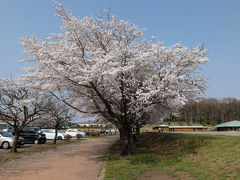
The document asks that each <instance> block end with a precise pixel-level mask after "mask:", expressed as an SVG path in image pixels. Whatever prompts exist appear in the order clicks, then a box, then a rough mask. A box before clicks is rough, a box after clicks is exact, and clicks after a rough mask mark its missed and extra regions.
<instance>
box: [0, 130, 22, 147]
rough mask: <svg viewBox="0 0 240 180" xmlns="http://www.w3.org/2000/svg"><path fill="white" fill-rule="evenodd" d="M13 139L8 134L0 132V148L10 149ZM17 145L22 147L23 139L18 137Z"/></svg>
mask: <svg viewBox="0 0 240 180" xmlns="http://www.w3.org/2000/svg"><path fill="white" fill-rule="evenodd" d="M14 138H15V137H14V136H13V135H12V133H10V132H4V131H0V147H2V148H3V149H8V148H10V147H12V145H13V142H14ZM17 145H18V146H22V145H24V139H23V138H22V137H19V140H18V144H17Z"/></svg>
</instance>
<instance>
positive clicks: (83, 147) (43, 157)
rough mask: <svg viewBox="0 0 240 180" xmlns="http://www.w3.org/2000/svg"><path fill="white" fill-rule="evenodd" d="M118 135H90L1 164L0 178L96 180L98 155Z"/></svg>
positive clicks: (22, 179) (98, 165) (8, 179)
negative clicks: (74, 141) (80, 139)
mask: <svg viewBox="0 0 240 180" xmlns="http://www.w3.org/2000/svg"><path fill="white" fill-rule="evenodd" d="M117 139H118V137H116V136H109V137H103V138H89V139H86V140H84V141H81V142H79V143H75V144H68V145H63V146H60V147H58V148H57V149H55V150H49V151H45V152H42V153H39V154H34V155H31V156H29V157H26V158H21V159H18V160H16V161H11V162H9V163H7V164H6V165H4V166H1V167H0V179H1V180H96V179H97V175H98V168H99V167H100V163H98V162H97V158H98V157H99V156H100V155H102V154H104V153H105V152H106V150H107V148H108V147H109V146H110V145H111V144H112V143H113V142H115V141H116V140H117Z"/></svg>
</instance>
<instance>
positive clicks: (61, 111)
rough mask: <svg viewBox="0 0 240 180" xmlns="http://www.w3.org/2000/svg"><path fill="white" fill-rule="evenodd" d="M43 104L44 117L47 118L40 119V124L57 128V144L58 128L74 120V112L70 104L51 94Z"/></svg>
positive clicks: (55, 138)
mask: <svg viewBox="0 0 240 180" xmlns="http://www.w3.org/2000/svg"><path fill="white" fill-rule="evenodd" d="M43 105H44V106H43V107H42V111H43V112H44V116H43V117H42V119H45V120H44V121H40V124H42V125H45V126H48V127H50V128H53V129H54V130H55V136H54V139H53V144H56V142H57V138H58V137H57V134H58V130H59V129H62V128H63V126H66V125H67V124H68V122H70V121H71V120H72V118H73V117H74V113H73V111H71V109H70V107H69V106H68V105H66V104H65V103H63V102H62V101H59V100H57V99H56V98H54V97H53V96H51V95H48V96H46V98H45V101H44V104H43Z"/></svg>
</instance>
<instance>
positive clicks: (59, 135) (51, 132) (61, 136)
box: [42, 129, 66, 140]
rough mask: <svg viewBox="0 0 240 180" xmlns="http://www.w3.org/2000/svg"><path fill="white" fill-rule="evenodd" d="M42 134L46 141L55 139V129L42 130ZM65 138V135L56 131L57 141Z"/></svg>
mask: <svg viewBox="0 0 240 180" xmlns="http://www.w3.org/2000/svg"><path fill="white" fill-rule="evenodd" d="M42 132H43V133H44V134H45V135H46V139H54V137H55V129H42ZM65 136H66V134H65V133H62V132H59V131H58V133H57V140H62V139H64V137H65Z"/></svg>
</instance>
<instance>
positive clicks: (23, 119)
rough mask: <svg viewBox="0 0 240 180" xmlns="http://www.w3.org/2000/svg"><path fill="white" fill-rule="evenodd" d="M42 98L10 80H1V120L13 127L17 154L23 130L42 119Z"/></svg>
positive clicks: (14, 149) (13, 148)
mask: <svg viewBox="0 0 240 180" xmlns="http://www.w3.org/2000/svg"><path fill="white" fill-rule="evenodd" d="M41 103H42V98H41V96H40V95H39V94H38V92H37V91H35V90H33V89H32V88H30V87H27V86H25V85H23V84H21V83H19V82H16V81H13V80H10V79H0V119H1V120H3V121H4V122H6V123H8V124H9V125H11V126H13V129H14V135H15V140H14V144H13V147H12V151H13V152H17V143H18V139H19V135H20V131H21V129H23V128H24V127H25V126H27V125H28V124H30V123H32V122H34V121H36V120H38V119H39V118H40V113H41V109H40V105H41Z"/></svg>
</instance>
